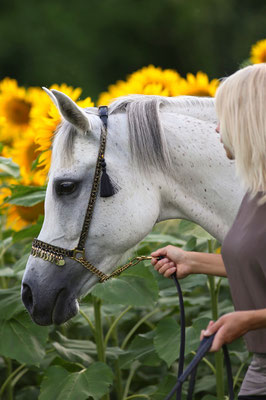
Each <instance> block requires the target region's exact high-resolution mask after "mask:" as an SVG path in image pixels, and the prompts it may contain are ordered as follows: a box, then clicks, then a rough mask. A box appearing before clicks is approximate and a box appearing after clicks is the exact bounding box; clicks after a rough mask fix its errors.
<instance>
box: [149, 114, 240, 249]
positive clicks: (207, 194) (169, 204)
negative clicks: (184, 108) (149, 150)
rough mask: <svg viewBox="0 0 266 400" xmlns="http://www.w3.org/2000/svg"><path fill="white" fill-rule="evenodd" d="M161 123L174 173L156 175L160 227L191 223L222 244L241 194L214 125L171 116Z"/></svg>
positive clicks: (165, 117) (163, 117) (168, 115)
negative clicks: (175, 221)
mask: <svg viewBox="0 0 266 400" xmlns="http://www.w3.org/2000/svg"><path fill="white" fill-rule="evenodd" d="M208 118H210V117H208ZM208 118H207V119H208ZM162 122H163V125H164V126H165V127H166V129H167V135H168V136H167V137H168V139H169V145H170V147H171V149H172V159H173V167H174V168H173V172H172V173H171V174H169V176H167V177H166V176H165V174H163V173H161V174H159V175H158V174H155V178H154V179H155V181H157V182H158V183H159V184H160V187H161V212H160V216H159V221H162V220H167V219H171V218H183V219H188V220H191V221H193V222H195V223H197V224H199V225H201V226H202V227H203V228H204V229H205V230H207V231H208V232H209V233H210V234H212V235H213V236H214V237H215V238H217V239H218V240H219V241H222V240H223V238H224V236H225V234H226V233H227V231H228V230H229V228H230V225H231V223H232V221H233V220H234V218H235V215H236V213H237V210H238V207H239V204H240V201H241V198H242V196H243V190H242V189H241V187H240V185H239V182H238V181H237V179H236V178H235V170H234V165H233V163H232V162H231V161H229V160H228V159H227V158H226V156H225V151H224V149H223V146H222V145H221V143H220V140H219V137H218V135H217V134H216V133H215V124H214V122H213V121H212V122H208V121H204V120H202V119H198V118H195V117H190V116H189V115H180V114H179V115H173V114H167V113H166V114H164V115H163V116H162Z"/></svg>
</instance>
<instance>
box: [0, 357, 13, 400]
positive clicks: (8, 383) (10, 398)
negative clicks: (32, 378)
mask: <svg viewBox="0 0 266 400" xmlns="http://www.w3.org/2000/svg"><path fill="white" fill-rule="evenodd" d="M5 363H6V366H7V379H6V381H5V382H4V384H3V385H2V388H1V392H0V395H1V397H2V394H3V392H4V390H5V389H6V394H7V396H6V400H13V389H12V386H11V379H12V377H13V376H14V375H13V376H12V377H11V378H10V376H11V375H12V360H11V359H10V358H5ZM4 385H5V386H4ZM3 386H4V388H3ZM1 397H0V398H1Z"/></svg>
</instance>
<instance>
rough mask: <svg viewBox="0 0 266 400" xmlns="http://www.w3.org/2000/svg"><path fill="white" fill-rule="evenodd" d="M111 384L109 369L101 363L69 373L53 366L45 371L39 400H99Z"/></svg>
mask: <svg viewBox="0 0 266 400" xmlns="http://www.w3.org/2000/svg"><path fill="white" fill-rule="evenodd" d="M112 382H113V373H112V371H111V369H110V368H109V367H108V366H107V365H106V364H103V363H100V362H95V363H94V364H93V365H91V366H90V367H88V368H87V369H83V370H82V371H80V372H74V373H70V372H68V371H67V370H66V369H64V368H62V367H59V366H54V367H50V368H48V369H47V371H46V373H45V377H44V380H43V383H42V386H41V394H40V397H39V399H40V400H51V399H57V400H65V399H68V400H77V398H78V399H80V400H86V399H87V398H88V397H90V396H91V397H92V398H93V399H95V400H98V399H100V398H101V397H102V396H103V395H104V394H105V393H107V392H108V389H109V386H110V385H111V384H112Z"/></svg>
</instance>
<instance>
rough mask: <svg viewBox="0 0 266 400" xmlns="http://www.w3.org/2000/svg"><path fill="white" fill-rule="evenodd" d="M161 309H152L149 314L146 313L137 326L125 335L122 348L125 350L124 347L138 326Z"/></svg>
mask: <svg viewBox="0 0 266 400" xmlns="http://www.w3.org/2000/svg"><path fill="white" fill-rule="evenodd" d="M158 311H159V308H155V309H154V310H152V311H151V312H149V313H148V314H146V315H144V317H143V318H141V319H140V320H139V322H137V323H136V325H135V326H133V328H132V329H131V331H129V333H128V334H127V336H126V337H125V339H124V341H123V343H122V345H121V349H122V350H124V348H125V347H126V345H127V343H128V341H129V339H130V338H131V336H132V335H133V334H134V333H135V332H136V330H137V329H138V327H139V326H140V325H141V324H143V322H145V320H146V319H148V318H150V317H151V316H152V315H153V314H156V313H157V312H158Z"/></svg>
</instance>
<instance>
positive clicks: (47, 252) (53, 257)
mask: <svg viewBox="0 0 266 400" xmlns="http://www.w3.org/2000/svg"><path fill="white" fill-rule="evenodd" d="M99 116H100V118H101V120H102V122H103V127H102V130H101V137H100V147H99V152H98V157H97V162H96V167H95V172H94V178H93V184H92V188H91V193H90V199H89V203H88V207H87V211H86V214H85V217H84V222H83V226H82V230H81V234H80V238H79V242H78V245H77V247H76V248H75V249H73V250H68V249H64V248H62V247H58V246H54V245H52V244H49V243H46V242H43V241H41V240H39V239H34V240H33V242H32V248H31V255H32V256H33V257H39V258H42V259H43V260H45V261H49V262H51V263H55V264H56V265H58V266H63V265H65V260H64V257H68V258H71V259H72V260H75V261H77V262H78V263H79V264H81V265H82V266H83V267H84V268H86V269H87V270H89V271H90V272H91V273H92V274H94V275H97V276H98V278H99V280H100V282H104V281H106V280H107V279H110V278H112V277H114V276H118V275H119V274H121V272H123V271H125V270H126V269H127V268H129V267H131V266H133V265H136V264H138V263H139V262H141V261H143V260H150V259H151V257H148V256H147V257H146V256H140V257H135V258H133V259H132V260H131V261H130V262H128V263H127V264H125V265H123V266H122V267H120V268H118V269H117V270H115V271H114V272H112V273H111V274H109V275H107V274H105V273H103V272H102V271H100V270H99V269H98V268H96V267H95V266H94V265H92V264H91V263H90V262H89V261H88V260H87V259H86V256H85V243H86V239H87V236H88V232H89V228H90V223H91V220H92V214H93V210H94V206H95V202H96V198H97V194H98V191H99V183H100V178H101V171H102V162H103V160H104V154H105V147H106V139H107V118H108V107H106V106H101V107H99Z"/></svg>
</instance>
